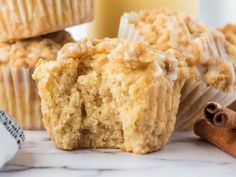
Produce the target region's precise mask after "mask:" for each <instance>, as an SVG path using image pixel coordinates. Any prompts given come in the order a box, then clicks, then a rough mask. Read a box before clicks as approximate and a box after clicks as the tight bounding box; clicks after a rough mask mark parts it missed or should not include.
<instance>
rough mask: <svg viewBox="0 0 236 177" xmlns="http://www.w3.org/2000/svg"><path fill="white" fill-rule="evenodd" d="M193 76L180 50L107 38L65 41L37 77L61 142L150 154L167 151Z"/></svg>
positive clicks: (46, 115)
mask: <svg viewBox="0 0 236 177" xmlns="http://www.w3.org/2000/svg"><path fill="white" fill-rule="evenodd" d="M187 75H188V70H187V67H186V64H185V62H184V60H183V58H182V55H181V54H180V53H178V52H177V51H175V50H168V51H166V52H159V51H155V50H153V49H150V48H149V47H148V46H147V45H145V44H144V43H141V42H137V43H132V42H128V41H126V40H120V39H108V38H107V39H103V40H88V39H83V40H81V41H78V42H76V43H69V44H66V45H65V46H64V47H63V48H62V49H61V50H60V51H59V52H58V57H57V60H56V61H49V62H43V63H41V64H40V65H39V66H38V67H37V68H36V70H35V72H34V74H33V78H34V79H36V80H37V81H38V89H39V95H40V97H41V110H42V113H43V123H44V126H45V128H46V130H47V132H48V135H49V137H50V138H51V140H52V141H53V143H54V144H55V145H56V147H58V148H60V149H65V150H73V149H77V148H120V149H123V150H125V151H129V152H133V153H136V154H144V153H148V152H152V151H156V150H159V149H161V148H163V147H164V145H165V144H166V142H167V140H168V138H169V136H170V135H171V133H172V131H173V129H174V124H175V115H176V113H177V109H178V105H179V98H180V90H181V88H182V85H183V83H184V81H185V78H186V77H187Z"/></svg>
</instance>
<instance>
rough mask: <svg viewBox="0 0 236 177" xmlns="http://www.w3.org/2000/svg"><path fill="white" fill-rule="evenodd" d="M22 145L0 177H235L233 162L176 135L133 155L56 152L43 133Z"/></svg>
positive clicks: (32, 134) (235, 161) (198, 142)
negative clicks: (162, 146)
mask: <svg viewBox="0 0 236 177" xmlns="http://www.w3.org/2000/svg"><path fill="white" fill-rule="evenodd" d="M25 133H26V143H25V144H24V146H23V148H22V149H21V150H20V151H19V152H18V153H17V154H16V156H15V157H14V158H13V159H12V160H11V161H10V162H9V163H8V164H7V165H5V167H4V168H3V169H0V177H20V176H24V177H28V176H34V177H37V176H40V177H44V176H56V177H71V176H72V177H82V176H83V177H93V176H94V177H95V176H96V177H102V176H105V177H111V176H112V177H116V176H128V177H132V176H134V177H139V176H140V177H141V176H142V177H144V176H158V177H169V176H170V177H185V176H186V177H201V176H203V177H205V176H207V177H211V176H212V177H218V176H219V177H222V176H224V177H231V176H232V177H235V176H236V159H235V158H233V157H231V156H229V155H228V154H226V153H224V152H223V151H221V150H219V149H217V148H216V147H214V146H212V145H211V144H208V143H207V142H204V141H201V140H200V139H198V138H197V137H196V136H195V135H194V134H193V133H192V132H177V133H174V135H173V136H172V137H171V139H170V141H169V143H168V144H167V146H166V147H165V149H163V150H161V151H159V152H155V153H151V154H147V155H134V154H131V153H126V152H122V151H120V150H108V149H105V150H104V149H101V150H78V151H73V152H68V151H62V150H58V149H56V148H55V147H54V146H53V145H52V143H51V142H50V141H49V139H48V138H47V135H46V133H45V132H43V131H26V132H25Z"/></svg>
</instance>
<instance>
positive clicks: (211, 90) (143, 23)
mask: <svg viewBox="0 0 236 177" xmlns="http://www.w3.org/2000/svg"><path fill="white" fill-rule="evenodd" d="M119 37H121V38H125V39H129V40H133V41H137V40H140V41H145V42H147V43H148V44H149V45H151V46H152V47H153V48H155V49H158V50H161V51H166V50H168V49H176V50H178V51H179V52H181V53H182V54H183V55H184V56H185V60H186V62H187V64H188V67H189V69H190V77H189V79H188V80H187V81H186V84H185V86H184V87H183V89H182V91H181V93H182V96H181V103H180V108H179V112H178V115H177V123H176V130H188V129H191V128H192V126H193V124H194V122H195V121H196V120H197V119H199V118H201V116H202V108H203V106H204V105H205V104H206V103H207V102H208V101H217V102H219V103H220V104H222V105H224V106H228V105H229V104H231V103H232V102H233V100H234V99H235V98H236V93H235V66H234V62H233V60H232V59H233V58H235V56H236V55H235V54H236V50H235V49H234V47H233V46H232V45H231V44H230V43H229V42H227V41H226V40H225V37H224V35H223V34H222V33H221V32H220V31H217V30H209V29H208V28H207V27H206V26H204V25H203V24H201V23H200V22H199V21H197V20H196V19H194V18H193V17H191V16H188V15H186V14H185V13H181V12H178V11H173V10H170V9H159V10H149V11H140V12H137V13H135V12H133V13H126V14H124V15H123V17H122V18H121V22H120V28H119Z"/></svg>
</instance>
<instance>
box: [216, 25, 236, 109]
mask: <svg viewBox="0 0 236 177" xmlns="http://www.w3.org/2000/svg"><path fill="white" fill-rule="evenodd" d="M220 31H222V32H223V33H224V35H225V38H226V40H227V41H228V42H229V43H231V44H232V45H233V46H234V47H236V25H234V24H227V25H225V26H224V27H223V28H222V29H220ZM233 61H234V65H236V56H234V59H233ZM229 107H230V108H231V109H233V110H236V102H233V103H232V104H231V105H230V106H229Z"/></svg>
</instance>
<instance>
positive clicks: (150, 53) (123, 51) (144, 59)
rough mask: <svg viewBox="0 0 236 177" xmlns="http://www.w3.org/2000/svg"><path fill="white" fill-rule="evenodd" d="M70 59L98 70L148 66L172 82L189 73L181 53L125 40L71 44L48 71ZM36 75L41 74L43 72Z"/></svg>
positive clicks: (62, 50) (86, 40) (89, 41)
mask: <svg viewBox="0 0 236 177" xmlns="http://www.w3.org/2000/svg"><path fill="white" fill-rule="evenodd" d="M101 58H103V59H101ZM68 59H73V60H76V61H77V62H78V63H84V64H85V65H91V66H89V67H93V68H95V69H100V68H101V67H102V65H103V64H105V63H107V62H119V63H121V64H122V65H123V66H122V67H124V68H129V69H136V68H140V69H142V67H143V68H145V67H147V66H148V67H149V68H150V72H155V75H156V76H166V77H169V78H170V79H171V80H176V79H178V77H185V76H186V74H187V73H188V70H187V69H186V64H185V61H184V57H183V56H182V55H181V54H180V53H179V52H178V51H176V50H173V49H170V50H168V51H166V52H161V51H156V50H153V49H151V48H150V47H149V46H148V45H146V44H144V43H142V42H137V43H134V42H129V41H126V40H122V39H109V38H106V39H103V40H97V39H94V40H89V39H83V40H81V41H79V42H74V43H68V44H66V45H65V46H64V47H62V49H61V50H60V51H59V52H58V57H57V61H55V62H51V63H50V62H48V63H47V64H44V66H45V68H46V67H51V66H52V65H54V64H63V62H67V60H68ZM90 60H91V61H90ZM40 68H42V67H40ZM43 68H44V67H43ZM36 73H37V75H40V74H43V73H44V72H43V71H42V72H36Z"/></svg>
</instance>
